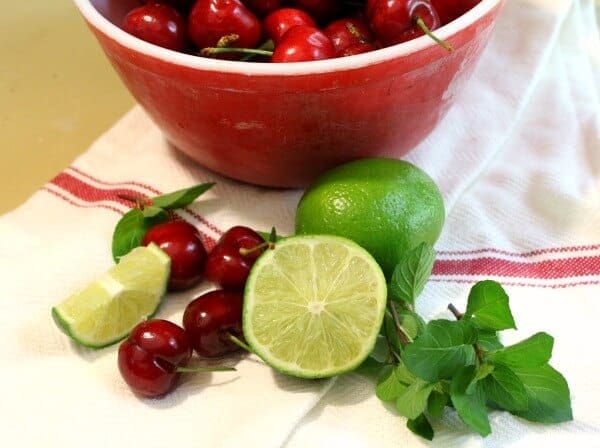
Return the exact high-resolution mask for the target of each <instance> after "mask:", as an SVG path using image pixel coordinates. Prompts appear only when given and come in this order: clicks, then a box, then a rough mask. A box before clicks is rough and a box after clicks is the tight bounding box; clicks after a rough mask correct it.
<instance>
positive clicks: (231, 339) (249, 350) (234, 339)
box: [227, 333, 254, 353]
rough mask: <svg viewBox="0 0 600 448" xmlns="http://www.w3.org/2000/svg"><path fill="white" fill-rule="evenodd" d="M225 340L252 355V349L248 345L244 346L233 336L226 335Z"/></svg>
mask: <svg viewBox="0 0 600 448" xmlns="http://www.w3.org/2000/svg"><path fill="white" fill-rule="evenodd" d="M227 338H228V339H229V340H230V341H231V342H233V343H234V344H235V345H237V346H238V347H240V348H242V349H244V350H246V351H247V352H250V353H254V350H252V347H250V346H249V345H248V344H246V343H245V342H244V341H242V340H241V339H239V338H238V337H236V336H234V335H233V334H231V333H227Z"/></svg>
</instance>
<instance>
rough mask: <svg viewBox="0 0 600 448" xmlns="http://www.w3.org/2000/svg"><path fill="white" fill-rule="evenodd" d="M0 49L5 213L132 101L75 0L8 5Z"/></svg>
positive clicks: (0, 20) (0, 170) (0, 191)
mask: <svg viewBox="0 0 600 448" xmlns="http://www.w3.org/2000/svg"><path fill="white" fill-rule="evenodd" d="M7 8H8V10H7ZM0 54H1V55H2V64H0V145H1V146H0V177H1V178H2V185H3V188H0V214H2V213H5V212H7V211H9V210H11V209H13V208H15V207H16V206H17V205H19V204H20V203H22V202H23V201H24V200H26V199H27V198H28V197H29V196H30V195H31V194H32V193H34V192H35V191H36V190H37V189H38V188H39V187H40V186H42V185H43V184H44V183H46V182H47V181H48V180H49V179H51V178H52V177H53V176H54V175H55V174H56V173H58V172H59V171H61V170H62V169H63V168H65V167H66V166H68V165H69V164H70V163H71V162H72V160H73V159H74V158H75V157H77V155H79V154H81V153H82V152H84V151H85V150H86V149H87V148H88V147H89V145H90V144H91V143H92V142H93V141H94V140H95V139H96V138H97V137H98V136H99V135H100V134H102V133H103V132H104V131H105V130H106V129H108V128H109V127H110V126H111V124H113V123H114V122H115V121H116V120H118V119H119V117H121V116H122V115H123V114H124V113H125V112H126V111H127V110H128V109H129V108H130V107H131V106H132V105H133V104H134V100H133V98H132V97H131V96H130V95H129V93H128V92H127V91H126V90H125V87H124V86H123V85H122V84H121V82H120V80H119V79H118V77H117V75H116V74H115V72H114V71H113V69H112V68H111V66H110V64H109V63H108V61H107V59H106V58H105V56H104V54H103V53H102V50H101V49H100V47H99V46H98V44H97V43H96V41H95V39H94V37H93V36H92V34H91V33H90V32H89V31H88V29H87V28H86V25H85V22H84V21H83V19H82V18H81V16H80V15H79V13H78V11H77V9H76V7H75V5H74V4H73V2H72V0H52V1H51V2H36V3H35V7H33V6H32V5H31V3H30V2H21V1H13V2H8V4H7V5H5V8H4V11H3V13H2V14H0ZM91 86H93V87H91Z"/></svg>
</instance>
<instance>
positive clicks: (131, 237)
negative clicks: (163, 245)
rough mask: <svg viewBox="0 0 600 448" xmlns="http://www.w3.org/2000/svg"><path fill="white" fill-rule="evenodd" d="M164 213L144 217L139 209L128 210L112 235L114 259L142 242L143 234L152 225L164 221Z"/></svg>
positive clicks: (117, 258) (165, 219)
mask: <svg viewBox="0 0 600 448" xmlns="http://www.w3.org/2000/svg"><path fill="white" fill-rule="evenodd" d="M167 219H168V217H167V216H166V215H165V214H158V215H156V216H154V217H152V218H145V217H144V214H143V213H142V211H141V210H140V209H137V208H134V209H132V210H129V211H128V212H127V213H125V214H124V215H123V217H122V218H121V219H120V220H119V222H118V223H117V226H116V227H115V230H114V232H113V237H112V255H113V258H114V260H115V261H118V260H119V258H120V257H122V256H123V255H126V254H128V253H129V252H130V251H131V250H132V249H134V248H136V247H138V246H139V245H140V244H141V243H142V239H143V238H144V235H145V234H146V232H147V231H148V229H149V228H150V227H152V226H155V225H157V224H160V223H161V222H166V221H167Z"/></svg>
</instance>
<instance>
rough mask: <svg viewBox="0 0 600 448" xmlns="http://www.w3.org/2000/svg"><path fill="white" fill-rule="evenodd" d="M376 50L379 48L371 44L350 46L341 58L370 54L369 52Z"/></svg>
mask: <svg viewBox="0 0 600 448" xmlns="http://www.w3.org/2000/svg"><path fill="white" fill-rule="evenodd" d="M375 50H377V47H376V46H375V45H374V44H371V43H369V42H364V43H362V44H354V45H350V46H349V47H348V48H346V49H345V50H344V51H343V52H342V54H340V55H339V56H352V55H355V54H362V53H368V52H369V51H375Z"/></svg>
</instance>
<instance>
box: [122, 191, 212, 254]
mask: <svg viewBox="0 0 600 448" xmlns="http://www.w3.org/2000/svg"><path fill="white" fill-rule="evenodd" d="M214 185H215V184H214V183H212V182H210V183H204V184H199V185H195V186H193V187H190V188H185V189H183V190H178V191H175V192H173V193H168V194H164V195H161V196H156V197H153V198H146V197H129V196H124V197H123V198H124V199H127V200H129V201H131V202H133V203H134V204H135V208H133V209H131V210H129V211H128V212H127V213H125V214H124V215H123V217H122V218H121V219H120V220H119V222H118V223H117V225H116V227H115V230H114V232H113V237H112V255H113V258H114V260H115V261H118V260H119V258H121V257H122V256H124V255H126V254H128V253H129V252H130V251H131V250H132V249H134V248H136V247H138V246H139V245H140V244H141V243H142V239H143V238H144V235H145V234H146V232H147V231H148V230H149V229H150V228H151V227H154V226H155V225H158V224H161V223H163V222H167V221H168V220H169V211H171V210H175V209H178V208H183V207H187V206H188V205H190V204H191V203H192V202H194V201H195V200H196V199H197V198H198V197H199V196H200V195H201V194H203V193H204V192H206V191H207V190H209V189H210V188H212V187H213V186H214Z"/></svg>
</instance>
